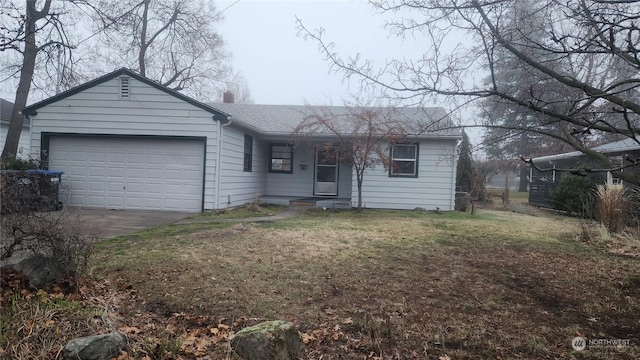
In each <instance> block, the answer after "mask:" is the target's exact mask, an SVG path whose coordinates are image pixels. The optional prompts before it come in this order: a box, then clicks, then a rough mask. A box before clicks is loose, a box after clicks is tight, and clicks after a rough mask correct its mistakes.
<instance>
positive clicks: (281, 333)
mask: <svg viewBox="0 0 640 360" xmlns="http://www.w3.org/2000/svg"><path fill="white" fill-rule="evenodd" d="M231 348H232V349H233V351H235V352H236V354H238V355H239V356H240V357H241V358H243V359H245V360H294V359H297V358H299V357H301V356H302V353H303V351H304V344H303V343H302V339H301V337H300V333H299V332H298V330H297V329H296V328H295V326H294V325H293V324H292V323H290V322H286V321H281V320H275V321H267V322H263V323H260V324H258V325H255V326H249V327H246V328H244V329H242V330H240V331H238V332H237V333H236V334H235V335H234V337H233V340H231Z"/></svg>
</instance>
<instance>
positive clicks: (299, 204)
mask: <svg viewBox="0 0 640 360" xmlns="http://www.w3.org/2000/svg"><path fill="white" fill-rule="evenodd" d="M289 204H290V206H297V207H309V208H313V207H316V202H315V201H313V200H293V201H291V202H290V203H289Z"/></svg>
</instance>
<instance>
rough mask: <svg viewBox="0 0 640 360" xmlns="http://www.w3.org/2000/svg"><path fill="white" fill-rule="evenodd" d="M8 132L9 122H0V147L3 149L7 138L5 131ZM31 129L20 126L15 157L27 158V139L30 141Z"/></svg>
mask: <svg viewBox="0 0 640 360" xmlns="http://www.w3.org/2000/svg"><path fill="white" fill-rule="evenodd" d="M8 132H9V124H5V123H4V122H3V123H0V149H4V143H5V141H6V140H7V133H8ZM30 135H31V129H30V128H28V127H24V128H22V132H20V140H19V142H18V153H17V154H16V156H17V157H19V158H21V159H27V158H28V157H29V155H30V151H29V143H30V142H29V141H30Z"/></svg>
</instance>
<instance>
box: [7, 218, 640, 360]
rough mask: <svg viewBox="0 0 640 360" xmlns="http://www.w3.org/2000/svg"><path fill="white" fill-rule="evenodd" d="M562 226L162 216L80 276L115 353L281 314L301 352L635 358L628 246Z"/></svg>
mask: <svg viewBox="0 0 640 360" xmlns="http://www.w3.org/2000/svg"><path fill="white" fill-rule="evenodd" d="M578 227H579V222H578V221H577V220H575V219H571V218H564V217H553V216H549V215H541V216H528V215H520V214H516V213H511V212H500V211H489V210H482V209H481V210H479V212H478V213H477V214H475V215H470V214H466V213H458V212H452V213H445V214H436V213H424V212H395V211H373V210H367V211H365V213H363V214H357V213H355V212H351V211H343V212H335V213H334V212H330V211H322V210H309V211H306V212H304V213H302V214H301V215H299V216H297V217H294V218H291V219H287V220H279V221H275V222H266V223H255V224H253V223H250V222H247V221H246V220H245V221H244V222H239V223H198V224H191V225H174V226H165V227H161V228H157V229H153V230H149V231H146V232H141V233H138V234H136V235H133V236H126V237H121V238H117V239H113V240H110V241H106V242H102V243H100V244H99V245H98V249H97V251H96V254H95V256H94V258H93V260H92V266H91V269H90V270H91V277H92V280H91V281H87V282H86V283H85V284H84V285H83V286H82V287H81V290H82V294H83V296H84V298H85V300H84V301H85V302H90V303H91V304H92V306H97V307H98V308H100V309H102V310H103V313H102V315H101V317H100V321H96V322H97V323H99V324H100V325H101V326H103V327H105V329H104V331H107V330H108V329H106V327H111V328H118V329H121V330H122V331H124V332H126V333H127V335H128V336H129V338H130V349H129V352H128V356H129V357H128V358H144V357H145V356H147V358H148V359H169V358H183V359H191V358H209V359H221V358H228V357H230V355H229V353H228V350H229V349H228V347H229V346H228V341H227V340H228V338H229V336H231V334H233V332H234V331H237V330H239V329H240V328H242V327H244V326H247V325H251V324H255V323H257V322H260V321H264V320H274V319H283V320H289V321H292V322H294V323H295V324H296V325H297V326H298V327H299V330H300V331H301V333H302V334H303V338H304V340H305V342H306V343H307V354H306V356H307V357H308V358H309V359H318V358H321V357H323V358H324V359H332V358H347V359H348V358H353V359H362V358H394V359H395V358H399V359H413V358H415V359H513V358H536V359H545V358H548V359H601V358H619V359H636V358H638V357H640V338H639V335H638V334H640V318H639V317H638V314H640V260H639V259H638V258H637V257H630V256H620V255H615V254H612V253H610V252H607V251H606V249H602V248H595V247H592V246H590V245H587V244H583V243H581V242H580V241H579V240H578V238H577V233H578ZM92 316H93V317H95V314H94V315H92ZM82 335H87V334H82ZM576 336H582V337H585V338H587V339H629V340H630V346H626V347H619V348H615V347H606V348H594V347H590V348H589V347H588V348H587V349H585V350H583V351H575V350H573V349H572V346H571V341H572V339H573V338H574V337H576ZM63 344H64V343H63ZM3 346H6V345H5V344H3ZM206 356H208V357H206Z"/></svg>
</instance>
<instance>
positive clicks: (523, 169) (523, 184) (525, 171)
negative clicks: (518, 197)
mask: <svg viewBox="0 0 640 360" xmlns="http://www.w3.org/2000/svg"><path fill="white" fill-rule="evenodd" d="M518 191H519V192H527V191H529V168H528V167H527V166H525V165H524V164H520V185H519V186H518Z"/></svg>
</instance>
